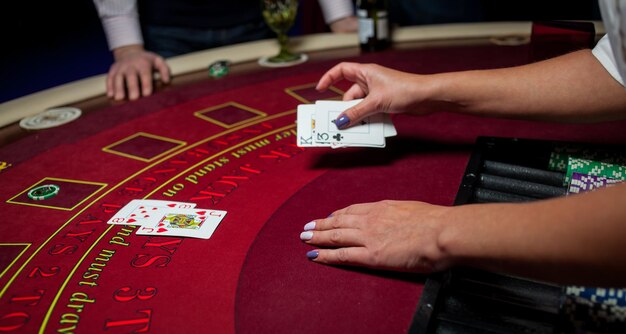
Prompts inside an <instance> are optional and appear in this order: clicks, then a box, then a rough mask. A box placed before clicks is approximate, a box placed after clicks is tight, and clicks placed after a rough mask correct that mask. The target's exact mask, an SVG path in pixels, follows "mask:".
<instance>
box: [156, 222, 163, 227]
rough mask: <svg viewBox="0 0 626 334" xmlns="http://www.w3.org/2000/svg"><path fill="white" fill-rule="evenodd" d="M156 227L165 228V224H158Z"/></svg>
mask: <svg viewBox="0 0 626 334" xmlns="http://www.w3.org/2000/svg"><path fill="white" fill-rule="evenodd" d="M157 226H158V227H161V226H165V224H164V223H159V225H157Z"/></svg>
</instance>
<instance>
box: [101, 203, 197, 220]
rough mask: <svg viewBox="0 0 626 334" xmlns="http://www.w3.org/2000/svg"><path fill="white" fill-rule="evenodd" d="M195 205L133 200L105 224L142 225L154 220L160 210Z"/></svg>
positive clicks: (192, 206)
mask: <svg viewBox="0 0 626 334" xmlns="http://www.w3.org/2000/svg"><path fill="white" fill-rule="evenodd" d="M195 207H196V204H195V203H186V202H174V201H161V200H153V199H134V200H132V201H130V202H128V204H126V205H125V206H124V207H123V208H122V209H120V210H119V211H118V212H117V213H116V214H115V215H114V216H113V217H112V218H111V219H109V221H108V222H107V224H114V225H143V224H144V223H147V222H149V221H150V219H151V218H152V219H153V218H154V214H155V213H156V212H157V211H158V210H159V209H162V208H171V209H192V208H195Z"/></svg>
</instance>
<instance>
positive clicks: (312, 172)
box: [0, 24, 626, 333]
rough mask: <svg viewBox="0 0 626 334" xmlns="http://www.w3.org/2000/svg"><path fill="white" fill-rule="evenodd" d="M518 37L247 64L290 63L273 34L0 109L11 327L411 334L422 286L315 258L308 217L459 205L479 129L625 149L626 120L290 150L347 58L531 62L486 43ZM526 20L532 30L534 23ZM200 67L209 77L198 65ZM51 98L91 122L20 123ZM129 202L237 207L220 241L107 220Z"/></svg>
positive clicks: (462, 126) (329, 39) (481, 30)
mask: <svg viewBox="0 0 626 334" xmlns="http://www.w3.org/2000/svg"><path fill="white" fill-rule="evenodd" d="M507 27H509V26H506V25H502V26H500V25H497V24H491V25H456V26H452V31H454V33H453V34H452V35H451V34H450V33H449V31H450V29H451V27H450V26H444V27H421V28H413V29H405V30H399V31H396V38H395V40H396V43H395V46H394V47H393V48H392V49H389V50H386V51H382V52H377V53H365V54H361V53H360V52H359V50H358V47H357V46H356V37H355V36H353V35H346V36H342V37H336V36H334V37H333V36H327V35H321V36H320V35H316V36H313V37H302V38H300V39H297V40H296V41H295V43H296V48H299V50H304V51H306V52H307V53H308V54H309V56H310V59H309V61H308V62H306V63H304V64H301V65H298V66H293V67H287V68H273V69H268V68H261V67H259V66H258V65H257V64H256V62H255V61H254V60H251V58H254V57H257V56H258V55H256V54H255V52H257V53H258V52H259V50H261V52H268V51H267V50H270V51H269V53H273V52H275V49H273V48H274V46H273V45H274V44H273V41H263V42H259V43H256V44H255V43H252V44H249V45H240V46H236V47H235V49H234V50H235V51H232V49H230V50H231V51H229V50H227V49H223V50H217V51H215V50H214V51H211V52H209V53H198V54H194V55H190V56H189V57H186V58H180V59H178V60H176V59H174V60H172V67H173V70H174V72H175V73H176V72H177V71H178V72H179V73H180V75H178V76H177V77H176V78H175V80H174V83H173V84H172V85H170V86H167V87H161V88H159V89H158V90H157V92H156V93H155V94H154V95H153V96H150V97H147V98H142V99H140V100H138V101H133V102H123V103H114V102H110V101H107V100H106V98H105V97H104V96H102V92H103V86H98V87H99V88H97V89H98V92H97V93H96V94H95V96H93V97H89V98H85V97H84V96H83V97H75V96H73V97H72V99H74V101H73V102H71V101H66V102H63V103H61V102H59V100H57V99H60V98H65V97H67V96H66V95H68V94H70V93H69V92H72V93H77V94H78V96H81V93H84V92H85V91H89V92H87V95H89V94H91V91H90V90H92V88H90V86H89V84H85V83H80V84H77V85H73V86H70V87H62V88H60V89H61V90H53V91H51V92H44V93H42V94H43V95H46V94H48V96H47V97H48V98H49V99H48V101H47V102H41V101H39V100H33V101H29V100H28V99H22V100H20V101H17V102H11V103H7V104H5V105H4V106H2V107H0V109H3V112H6V114H7V115H10V116H9V122H8V123H7V124H6V126H5V127H4V128H3V129H2V133H1V134H2V140H3V141H2V143H3V144H2V147H1V148H0V166H1V168H0V189H1V192H0V194H1V201H0V212H2V216H3V220H2V221H3V224H1V225H0V231H1V232H0V287H1V290H0V331H3V332H29V333H33V332H82V333H91V332H100V331H103V332H110V333H118V332H141V333H145V332H156V333H166V332H172V333H186V332H202V333H232V332H237V333H294V332H298V333H353V332H359V333H381V332H384V333H403V332H406V331H407V330H408V328H409V326H410V325H411V321H412V319H413V315H414V312H415V310H416V306H417V304H418V302H419V300H420V295H421V292H422V288H423V285H424V281H425V279H426V276H425V275H414V274H401V273H393V272H382V271H375V270H365V269H356V268H347V267H334V266H324V265H319V264H316V263H312V262H310V261H308V260H307V258H306V256H305V253H306V252H307V251H308V250H310V249H311V247H310V246H307V245H305V244H303V243H302V242H300V240H299V233H300V232H301V231H302V228H303V225H304V224H306V223H307V222H309V221H311V220H313V219H316V218H324V217H326V216H328V215H329V213H331V212H332V211H334V210H336V209H339V208H343V207H345V206H348V205H350V204H354V203H362V202H374V201H380V200H385V199H394V200H418V201H425V202H429V203H433V204H439V205H452V203H453V201H454V198H455V195H456V193H457V190H458V188H459V184H460V182H461V179H462V177H463V173H464V170H465V168H466V164H467V162H468V159H469V156H470V154H471V152H472V147H473V144H474V142H475V140H476V138H477V137H478V136H496V137H518V138H533V139H545V140H563V141H580V142H594V143H610V144H624V143H626V133H625V132H624V131H623V129H624V125H625V124H624V123H623V122H612V123H603V124H593V125H583V124H569V125H562V124H561V125H559V124H551V123H533V122H526V121H514V120H501V119H485V118H478V117H470V116H463V115H457V114H452V113H447V112H446V110H433V111H435V113H433V114H431V115H428V116H424V117H419V118H416V117H411V116H407V115H395V116H394V117H393V121H394V124H395V126H396V128H397V130H398V136H397V137H394V138H390V139H388V141H387V147H386V148H384V149H365V148H350V149H337V150H332V149H329V148H307V149H303V148H300V147H298V146H297V145H296V141H295V139H296V124H295V119H296V117H295V110H296V107H297V106H298V105H299V104H302V103H312V102H314V101H315V100H318V99H339V98H341V93H342V92H343V91H345V90H346V89H347V88H348V87H349V86H348V84H347V83H345V82H342V83H338V84H336V85H335V86H334V87H333V88H332V89H331V90H328V91H327V92H323V93H320V92H316V91H315V90H314V86H315V83H316V82H317V80H318V79H319V78H320V76H321V75H322V74H323V73H324V72H325V71H326V70H327V69H329V68H330V67H331V66H333V65H334V64H336V63H337V62H338V61H358V62H372V63H378V64H381V65H385V66H389V67H392V68H395V69H399V70H404V71H410V72H415V73H423V74H427V73H437V72H444V71H461V70H472V69H485V68H498V67H505V66H514V65H520V64H525V63H528V62H529V49H530V47H529V45H530V44H527V43H521V44H519V45H503V44H508V43H498V42H496V43H494V42H493V39H492V38H490V36H495V35H498V34H499V35H501V36H505V35H507V34H508V33H510V31H509V30H507V29H508V28H507ZM516 27H517V28H519V26H516ZM521 27H522V28H521V31H522V32H521V34H522V35H523V34H524V33H525V34H526V36H527V35H528V32H527V29H526V28H527V27H528V26H523V25H522V26H521ZM517 28H515V29H517ZM519 33H520V32H519V31H516V34H519ZM307 38H315V39H317V40H321V41H326V42H322V44H325V45H326V48H325V49H324V50H322V49H315V48H312V47H311V48H308V49H307V47H306V44H307ZM352 38H354V39H352ZM339 40H341V41H346V40H347V41H349V42H346V43H344V42H337V41H339ZM517 40H519V38H518V39H517ZM335 42H336V43H335ZM333 43H335V44H333ZM268 45H269V46H270V47H269V49H268V47H266V46H268ZM260 46H262V47H260ZM246 48H247V49H246ZM329 48H330V49H329ZM243 50H248V51H245V52H244V51H243ZM229 52H231V53H229ZM232 52H234V53H232ZM225 55H226V56H225ZM223 57H227V58H229V59H231V60H233V59H237V57H248V58H247V59H248V60H247V61H244V60H240V61H234V62H233V65H232V69H231V73H230V74H229V75H227V76H226V77H223V78H220V79H211V78H209V77H208V75H207V71H206V68H205V67H206V65H208V63H209V62H210V60H211V59H213V58H214V59H219V58H223ZM192 58H193V59H196V60H197V59H202V61H201V63H202V64H203V65H201V66H199V67H196V69H195V70H190V69H189V68H188V67H193V66H191V65H189V62H191V60H190V59H192ZM240 59H242V58H240ZM176 61H178V62H176ZM183 72H184V73H183ZM95 82H97V83H98V85H100V84H102V78H98V79H96V81H95ZM60 92H63V94H61V93H60ZM59 95H64V96H61V97H59ZM91 95H94V94H91ZM46 104H48V105H46ZM44 105H45V107H51V106H55V105H70V106H76V107H79V108H81V109H82V110H83V115H82V116H81V117H80V118H79V119H77V120H76V121H74V122H71V123H68V124H65V125H62V126H59V127H56V128H51V129H46V130H40V131H30V132H26V131H22V130H20V129H19V128H18V127H17V126H16V125H15V124H12V121H15V120H16V119H15V115H16V113H18V112H23V113H25V114H24V116H25V115H28V113H33V112H35V111H37V110H39V111H41V110H42V109H41V108H42V106H44ZM16 109H20V110H19V111H16ZM10 117H14V119H11V118H10ZM5 123H6V122H5ZM49 183H53V184H56V185H58V186H60V188H61V189H60V191H59V194H58V195H56V196H55V197H52V198H50V199H46V200H32V199H30V198H29V197H28V196H27V192H28V191H29V190H30V189H32V188H34V187H36V186H38V185H42V184H49ZM132 199H161V200H170V201H185V202H194V203H196V204H197V207H198V208H207V209H218V210H226V211H227V212H228V214H227V216H226V217H225V219H224V220H223V221H222V222H221V224H220V225H219V227H218V228H217V230H216V231H215V233H214V234H213V235H212V237H211V238H210V239H207V240H202V239H191V238H181V237H163V236H140V235H136V234H135V232H136V228H135V227H133V226H121V225H108V224H107V223H106V222H107V220H108V219H109V218H111V216H112V215H113V214H114V213H115V212H116V211H117V210H118V209H119V208H121V207H122V206H124V205H125V204H126V203H128V202H129V201H130V200H132Z"/></svg>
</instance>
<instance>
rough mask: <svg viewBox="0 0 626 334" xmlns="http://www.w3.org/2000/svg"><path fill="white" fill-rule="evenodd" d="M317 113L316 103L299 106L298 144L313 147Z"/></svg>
mask: <svg viewBox="0 0 626 334" xmlns="http://www.w3.org/2000/svg"><path fill="white" fill-rule="evenodd" d="M314 113H315V105H314V104H301V105H299V106H298V116H297V117H298V125H297V133H298V143H297V144H298V146H300V147H312V146H315V144H314V143H313V126H314V124H313V123H314V122H315V120H314V119H313V114H314Z"/></svg>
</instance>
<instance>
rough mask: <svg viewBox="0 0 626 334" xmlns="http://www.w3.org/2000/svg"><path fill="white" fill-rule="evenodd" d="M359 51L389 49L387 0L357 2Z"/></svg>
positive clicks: (361, 0)
mask: <svg viewBox="0 0 626 334" xmlns="http://www.w3.org/2000/svg"><path fill="white" fill-rule="evenodd" d="M356 13H357V16H358V18H359V43H360V45H361V51H364V52H371V51H380V50H383V49H386V48H388V47H389V44H390V41H389V40H390V36H389V19H388V15H387V0H357V2H356Z"/></svg>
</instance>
